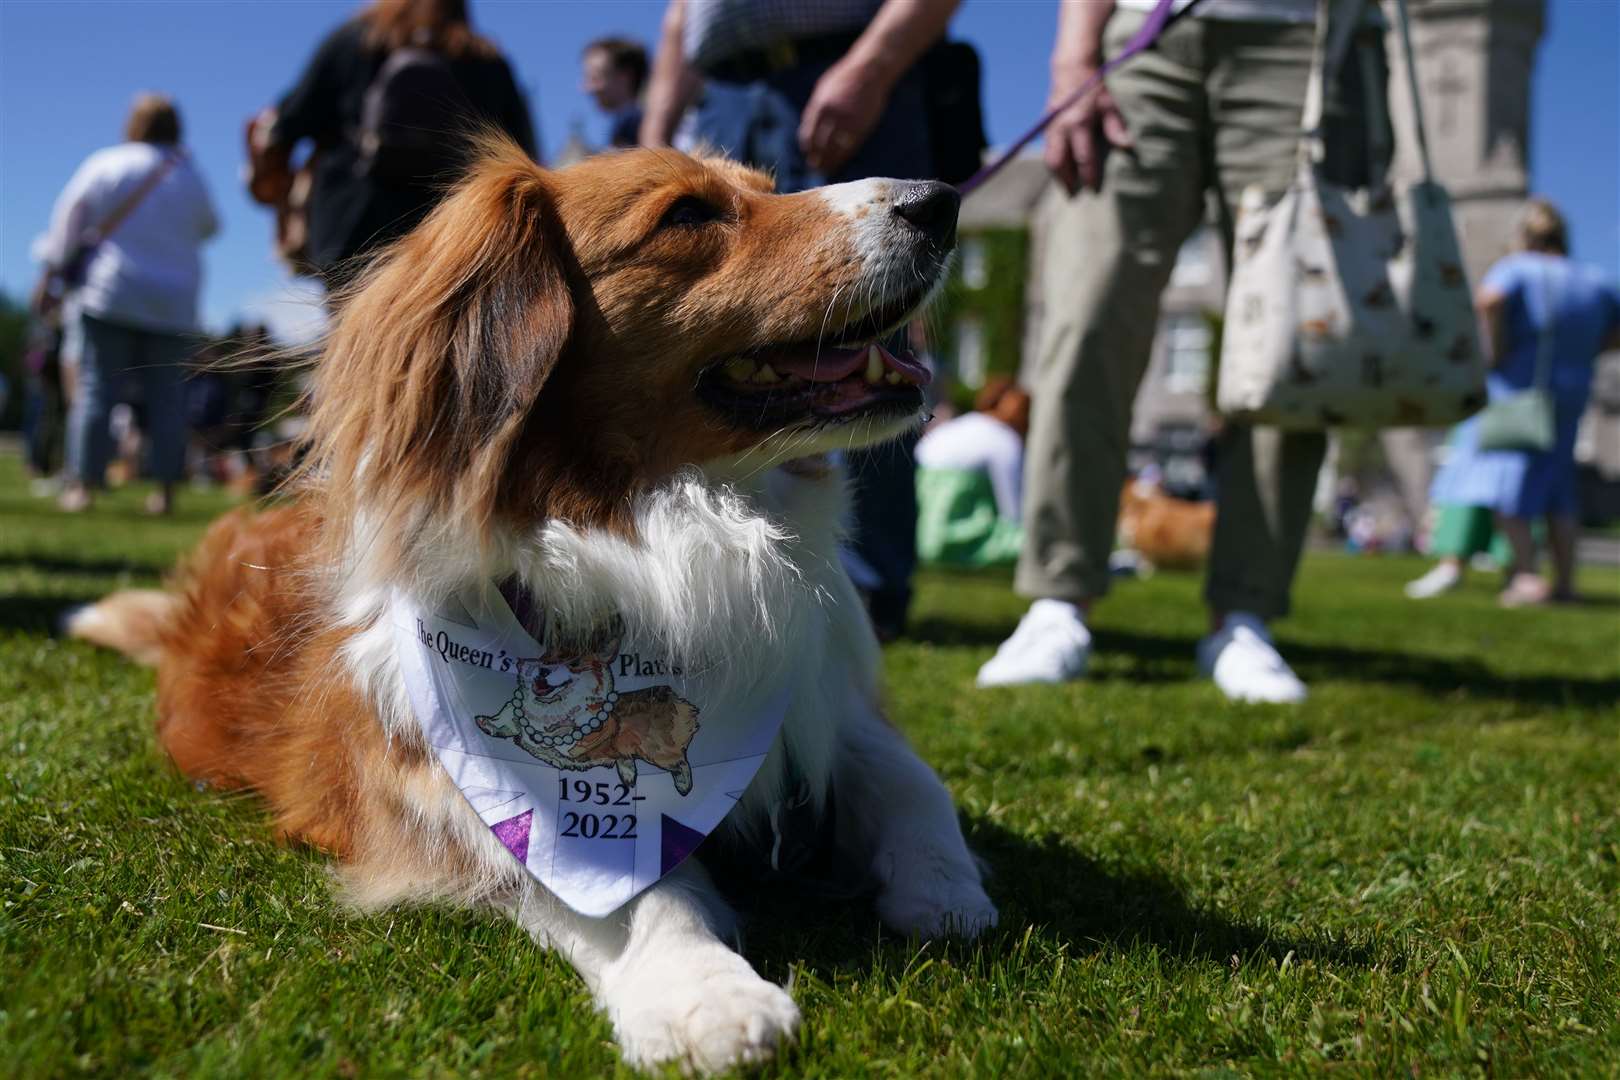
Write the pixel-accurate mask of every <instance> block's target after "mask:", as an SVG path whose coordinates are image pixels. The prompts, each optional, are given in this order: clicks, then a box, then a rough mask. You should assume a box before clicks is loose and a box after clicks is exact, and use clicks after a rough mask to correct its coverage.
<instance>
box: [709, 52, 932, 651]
mask: <svg viewBox="0 0 1620 1080" xmlns="http://www.w3.org/2000/svg"><path fill="white" fill-rule="evenodd" d="M828 66H830V65H829V64H826V63H807V64H800V65H798V66H796V67H790V68H784V69H783V70H781V71H778V72H774V73H773V74H771V75H770V76H768V77H767V78H764V79H760V80H757V81H754V82H747V83H728V82H722V81H719V80H714V79H711V80H710V81H709V82H708V83H707V85H706V86H705V89H704V93H703V97H702V99H701V101H700V102H699V104H698V106H697V108H696V109H695V110H694V116H693V119H692V121H691V123H690V126H689V128H688V129H687V131H688V133H689V134H690V135H692V136H694V137H695V138H696V139H697V140H698V141H699V142H700V143H701V144H704V145H706V146H708V147H709V148H711V149H713V150H716V151H718V152H720V153H723V154H725V155H726V156H727V157H731V158H734V159H736V160H738V161H742V162H746V163H747V164H749V165H753V166H755V167H756V168H760V169H765V170H767V171H769V172H771V173H772V174H773V175H774V176H775V177H776V188H777V190H778V191H783V192H788V191H802V190H804V189H805V188H811V187H819V186H821V185H822V184H828V183H833V184H838V183H844V182H845V181H849V180H864V179H866V178H868V177H874V176H888V177H894V178H896V179H901V180H923V179H928V178H930V177H931V176H932V175H933V167H934V166H933V157H932V154H931V153H930V151H929V145H928V124H927V115H926V112H925V110H924V103H923V79H922V71H921V70H920V69H918V68H915V67H913V68H912V69H911V70H910V71H908V72H907V73H906V74H905V75H903V76H902V77H901V79H900V81H899V82H898V83H897V84H896V85H895V88H894V92H893V93H892V94H891V95H890V97H889V102H888V105H887V106H886V107H885V109H884V111H883V116H882V117H881V118H880V119H879V121H878V125H877V127H876V128H874V129H873V131H872V134H871V136H870V137H868V138H867V140H866V142H865V143H863V144H862V145H861V147H860V149H859V150H857V151H856V153H855V155H854V156H853V157H851V158H850V160H849V161H848V162H846V163H845V164H844V166H843V167H842V168H840V169H839V170H838V171H837V172H836V173H834V174H833V175H831V176H822V175H821V174H820V173H818V172H816V171H815V170H814V169H812V168H810V166H809V165H808V164H807V163H806V162H805V160H804V155H803V154H802V153H801V152H800V150H799V117H800V114H801V113H802V112H803V110H804V106H805V104H806V103H807V102H808V101H809V99H810V94H811V92H812V91H813V90H814V89H815V85H816V80H817V79H819V78H821V76H822V74H823V73H824V72H825V71H826V70H827V68H828ZM915 446H916V436H915V435H910V436H907V437H906V438H905V439H904V440H902V441H901V442H900V443H898V444H889V445H884V446H876V447H872V448H870V449H866V450H856V451H853V452H852V453H850V454H849V456H848V472H849V477H850V491H851V496H852V499H853V502H854V508H853V520H852V522H851V526H852V527H851V533H850V543H851V547H852V548H853V549H854V553H855V554H856V555H857V556H858V557H859V558H860V560H861V561H862V562H863V563H865V564H866V566H867V567H869V568H870V569H871V571H872V572H873V574H874V575H875V577H876V579H877V584H876V587H875V588H873V589H871V590H870V595H871V605H872V618H873V621H874V622H875V623H876V624H877V626H878V627H879V629H881V630H886V631H891V632H898V631H899V629H900V628H901V627H902V626H903V625H904V624H905V618H906V609H907V608H908V607H909V606H910V603H911V575H912V571H913V570H914V569H915V568H916V565H917V490H916V469H917V467H916V462H915V460H914V458H913V456H912V449H913V447H915Z"/></svg>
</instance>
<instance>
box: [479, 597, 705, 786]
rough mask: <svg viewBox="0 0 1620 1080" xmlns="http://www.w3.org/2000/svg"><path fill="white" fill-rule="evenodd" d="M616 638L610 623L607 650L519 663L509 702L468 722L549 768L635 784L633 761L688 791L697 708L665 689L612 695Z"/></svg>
mask: <svg viewBox="0 0 1620 1080" xmlns="http://www.w3.org/2000/svg"><path fill="white" fill-rule="evenodd" d="M622 639H623V630H622V628H620V627H619V626H618V625H617V624H616V625H615V626H614V627H613V630H612V632H611V634H610V637H609V640H608V643H607V644H606V645H602V646H598V647H595V648H592V649H590V650H589V651H586V652H582V653H576V654H574V655H567V654H564V653H560V652H558V651H555V650H554V651H551V652H547V653H546V654H545V655H544V656H539V657H534V658H530V659H521V660H518V661H517V663H516V665H515V667H516V671H517V688H516V689H515V690H513V691H512V696H511V698H510V699H508V700H507V701H506V702H505V704H503V705H502V706H501V707H500V709H499V710H498V711H496V712H495V713H493V714H490V715H480V716H475V717H473V719H474V720H475V721H477V723H478V727H479V729H480V730H482V731H483V732H484V734H486V735H491V736H493V737H495V738H497V739H511V740H512V741H513V742H514V743H516V744H517V745H518V747H520V748H521V749H522V750H524V751H525V752H527V753H530V754H533V755H534V756H535V757H537V758H539V759H540V760H541V761H543V762H545V763H546V764H547V765H550V766H551V767H552V768H554V769H573V770H585V769H594V768H596V767H598V766H601V765H612V766H613V767H614V768H615V769H616V770H617V771H618V774H619V779H620V781H621V782H623V783H625V784H634V783H635V782H636V761H637V759H640V760H641V761H645V762H647V763H648V764H649V765H656V766H657V767H658V768H660V769H663V770H664V771H665V772H667V773H669V774H670V776H671V778H673V780H674V781H675V790H676V791H678V792H679V793H680V794H682V795H686V794H687V793H689V792H690V791H691V790H692V766H691V764H690V763H689V762H688V761H687V760H686V751H687V748H688V747H690V746H691V745H692V739H693V738H694V737H696V735H697V732H698V707H697V706H696V705H694V704H692V703H691V702H690V701H687V700H686V699H685V698H683V697H681V696H680V695H679V694H677V693H676V692H675V690H674V689H673V688H672V687H669V686H650V687H647V688H645V689H642V690H631V691H627V692H625V693H622V694H621V693H619V692H618V691H617V690H615V689H614V685H615V679H614V674H613V669H614V667H615V666H616V665H618V664H619V663H621V660H620V657H619V643H620V641H621V640H622Z"/></svg>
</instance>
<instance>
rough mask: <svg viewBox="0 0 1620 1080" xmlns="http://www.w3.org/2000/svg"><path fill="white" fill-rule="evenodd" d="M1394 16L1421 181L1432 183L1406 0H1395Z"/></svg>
mask: <svg viewBox="0 0 1620 1080" xmlns="http://www.w3.org/2000/svg"><path fill="white" fill-rule="evenodd" d="M1395 12H1396V17H1397V18H1398V19H1399V21H1400V29H1401V52H1402V54H1403V58H1404V59H1405V61H1406V82H1407V86H1408V88H1409V89H1410V90H1411V92H1412V128H1413V131H1414V132H1415V133H1416V134H1417V144H1418V159H1419V163H1420V164H1421V165H1422V166H1423V182H1424V183H1425V184H1432V183H1434V168H1433V166H1432V165H1431V164H1430V163H1429V133H1428V131H1427V129H1426V128H1425V127H1424V124H1423V95H1422V94H1421V93H1419V92H1418V77H1417V57H1416V56H1415V55H1413V52H1412V20H1411V19H1410V18H1408V17H1407V14H1406V0H1395Z"/></svg>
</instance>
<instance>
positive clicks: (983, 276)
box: [962, 236, 990, 289]
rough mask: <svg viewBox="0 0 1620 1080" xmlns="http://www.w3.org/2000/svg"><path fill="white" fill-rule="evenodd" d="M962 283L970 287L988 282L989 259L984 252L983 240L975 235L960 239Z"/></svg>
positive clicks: (981, 286) (976, 287)
mask: <svg viewBox="0 0 1620 1080" xmlns="http://www.w3.org/2000/svg"><path fill="white" fill-rule="evenodd" d="M962 284H964V285H966V286H967V287H968V288H970V289H982V288H984V287H985V286H986V285H988V284H990V260H989V259H987V258H986V257H985V254H984V241H983V240H981V239H980V238H979V237H977V236H967V237H963V239H962Z"/></svg>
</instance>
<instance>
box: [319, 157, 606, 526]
mask: <svg viewBox="0 0 1620 1080" xmlns="http://www.w3.org/2000/svg"><path fill="white" fill-rule="evenodd" d="M575 279H576V275H575V270H574V263H573V255H572V252H571V251H570V249H569V245H568V240H567V236H566V234H565V232H564V230H563V227H562V224H561V221H560V219H559V217H558V213H557V207H556V203H555V199H554V196H553V192H552V188H551V184H550V181H549V179H548V177H547V174H546V173H545V172H544V170H542V169H540V168H539V167H538V166H537V165H535V164H534V163H533V162H532V161H530V160H529V159H528V158H527V157H526V156H525V155H524V154H523V153H522V151H520V150H519V149H518V148H517V147H516V146H515V145H513V144H511V143H502V142H497V141H487V142H486V144H485V145H484V147H483V150H482V153H481V155H480V156H479V157H478V158H477V160H475V161H474V163H473V164H472V166H471V168H470V170H469V173H468V175H467V177H466V179H465V180H464V181H463V182H462V183H461V184H460V185H459V186H458V187H457V188H456V189H455V190H454V191H453V192H451V194H450V195H449V196H447V197H446V198H445V200H444V201H443V202H442V203H440V204H439V206H438V207H437V208H435V209H434V210H433V212H432V213H431V214H429V215H428V217H427V219H426V220H425V221H424V222H423V223H422V224H421V225H420V226H418V227H417V228H416V229H415V230H414V231H412V232H411V233H410V234H408V235H407V236H406V237H404V238H403V239H402V240H400V241H399V242H398V243H396V244H395V245H394V246H393V247H391V248H390V249H388V250H387V251H386V252H385V253H384V254H382V255H381V256H380V257H379V258H378V259H377V260H376V261H375V262H374V263H373V264H372V266H371V268H370V269H369V270H367V271H366V272H365V273H364V275H363V276H362V277H361V278H360V279H359V281H358V282H357V283H356V285H355V286H354V287H353V288H352V289H350V290H348V291H347V292H346V293H345V295H344V296H343V297H342V298H341V300H340V306H339V314H338V316H337V319H336V323H335V326H334V329H333V331H332V333H331V335H330V338H329V340H328V343H327V346H326V350H325V353H324V355H323V356H322V358H321V360H320V365H319V368H318V370H317V375H316V380H315V384H314V389H313V394H314V403H313V409H312V414H311V421H310V436H309V441H310V445H311V454H310V466H311V471H312V472H315V473H316V474H317V475H319V477H320V482H321V483H322V485H323V487H325V489H326V492H327V497H328V500H329V503H330V504H331V509H332V511H333V512H334V513H336V514H338V515H342V514H343V513H344V511H345V510H347V511H349V512H351V513H353V512H355V511H359V510H362V509H363V510H364V512H365V514H364V516H365V518H366V522H365V524H366V527H367V532H368V534H369V541H370V542H377V541H381V542H382V543H384V544H385V545H387V544H389V543H390V541H393V542H394V543H396V544H400V543H403V542H404V541H405V540H406V534H408V533H409V532H411V531H412V530H414V529H416V528H419V527H421V526H422V524H423V523H425V522H426V521H428V520H435V521H449V522H454V523H455V524H456V525H457V526H458V527H470V528H471V529H473V530H475V531H476V534H477V535H478V536H479V537H480V538H481V539H482V538H486V537H487V535H488V529H489V525H490V523H491V519H492V517H493V515H494V513H495V511H496V508H497V503H498V500H499V495H500V490H501V481H502V479H503V477H504V476H505V475H506V471H507V468H508V465H509V464H510V461H511V458H512V453H513V450H514V448H515V447H516V445H517V444H518V442H519V440H520V437H521V435H522V433H523V430H524V425H525V423H526V422H527V420H528V418H529V417H530V415H531V413H532V411H533V409H534V407H535V403H536V400H537V398H538V397H539V395H540V393H541V391H542V388H543V387H544V386H545V384H546V380H547V379H548V378H549V377H550V376H551V374H552V372H553V371H554V370H555V368H556V366H557V363H558V360H559V359H560V358H561V356H562V355H563V352H564V350H565V349H566V347H567V344H568V340H569V337H570V334H571V332H572V328H573V324H574V314H575V305H574V298H573V292H572V289H573V284H572V283H573V281H574V280H575ZM373 530H376V532H375V533H373ZM400 553H401V552H400V551H399V550H398V549H397V548H396V550H395V551H394V552H393V554H396V555H397V554H400Z"/></svg>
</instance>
